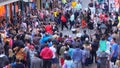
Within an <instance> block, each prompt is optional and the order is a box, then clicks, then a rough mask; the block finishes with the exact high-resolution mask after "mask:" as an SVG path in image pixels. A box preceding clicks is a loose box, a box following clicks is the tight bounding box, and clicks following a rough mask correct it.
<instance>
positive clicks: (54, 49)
mask: <svg viewBox="0 0 120 68" xmlns="http://www.w3.org/2000/svg"><path fill="white" fill-rule="evenodd" d="M50 49H51V50H52V53H53V57H52V58H55V57H56V51H57V50H56V48H55V47H53V46H51V47H50Z"/></svg>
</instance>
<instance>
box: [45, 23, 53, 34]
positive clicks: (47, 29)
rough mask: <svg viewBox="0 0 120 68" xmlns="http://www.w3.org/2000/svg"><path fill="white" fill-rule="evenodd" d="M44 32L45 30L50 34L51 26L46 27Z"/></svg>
mask: <svg viewBox="0 0 120 68" xmlns="http://www.w3.org/2000/svg"><path fill="white" fill-rule="evenodd" d="M45 30H46V32H48V33H50V34H52V26H51V25H46V26H45Z"/></svg>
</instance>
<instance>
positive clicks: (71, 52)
mask: <svg viewBox="0 0 120 68" xmlns="http://www.w3.org/2000/svg"><path fill="white" fill-rule="evenodd" d="M73 51H74V49H73V48H69V50H68V54H69V55H70V57H72V55H73Z"/></svg>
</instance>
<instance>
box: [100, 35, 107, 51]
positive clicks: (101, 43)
mask: <svg viewBox="0 0 120 68" xmlns="http://www.w3.org/2000/svg"><path fill="white" fill-rule="evenodd" d="M106 44H107V41H106V39H105V36H102V38H101V40H100V41H99V45H100V50H101V51H106V50H107V45H106Z"/></svg>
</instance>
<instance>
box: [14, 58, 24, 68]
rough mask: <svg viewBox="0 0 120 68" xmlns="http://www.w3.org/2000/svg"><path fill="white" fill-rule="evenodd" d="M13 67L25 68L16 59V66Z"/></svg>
mask: <svg viewBox="0 0 120 68" xmlns="http://www.w3.org/2000/svg"><path fill="white" fill-rule="evenodd" d="M13 67H14V68H25V66H24V64H23V63H22V62H21V61H20V60H19V59H16V64H15V65H14V66H13Z"/></svg>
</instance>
